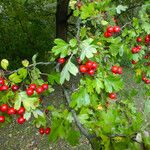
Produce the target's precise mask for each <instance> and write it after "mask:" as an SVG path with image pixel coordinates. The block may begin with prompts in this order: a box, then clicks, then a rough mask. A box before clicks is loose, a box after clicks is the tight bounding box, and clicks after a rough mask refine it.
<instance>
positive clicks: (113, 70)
mask: <svg viewBox="0 0 150 150" xmlns="http://www.w3.org/2000/svg"><path fill="white" fill-rule="evenodd" d="M111 71H112V72H113V73H115V74H117V72H118V66H112V68H111Z"/></svg>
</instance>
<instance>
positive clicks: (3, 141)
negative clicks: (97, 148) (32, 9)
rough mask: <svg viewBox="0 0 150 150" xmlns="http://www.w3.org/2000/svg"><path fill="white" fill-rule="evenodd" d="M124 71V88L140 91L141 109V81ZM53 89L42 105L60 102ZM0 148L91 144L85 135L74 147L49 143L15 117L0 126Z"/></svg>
mask: <svg viewBox="0 0 150 150" xmlns="http://www.w3.org/2000/svg"><path fill="white" fill-rule="evenodd" d="M124 73H125V77H124V80H125V81H126V85H125V89H126V90H132V89H137V90H139V91H140V92H139V93H138V95H137V96H136V97H135V102H136V106H137V109H138V110H139V111H143V106H144V102H143V100H144V98H143V89H141V87H142V86H141V84H142V83H141V84H139V85H138V84H135V82H134V80H133V72H132V71H131V70H129V69H126V70H125V72H124ZM72 83H73V85H75V86H76V85H77V84H78V79H76V78H73V79H72ZM69 86H70V85H68V87H69ZM55 89H56V90H55V92H53V93H52V94H51V95H50V96H49V97H47V98H45V99H44V100H43V103H44V104H43V105H44V106H45V105H47V104H50V103H53V104H54V105H56V106H57V105H59V104H61V103H62V101H63V92H62V89H61V88H60V87H58V86H56V87H55ZM149 129H150V128H149ZM0 150H91V146H90V144H89V143H88V141H87V139H86V138H85V137H82V138H81V142H80V145H78V146H76V147H71V146H70V145H69V144H67V143H66V142H65V141H63V140H58V142H57V143H55V144H54V143H49V142H48V137H47V136H46V135H44V136H41V135H39V132H38V129H37V128H35V127H34V126H33V125H32V121H29V122H25V123H24V124H23V125H18V124H17V123H16V119H14V120H13V122H12V123H11V124H10V125H7V126H5V127H3V128H0Z"/></svg>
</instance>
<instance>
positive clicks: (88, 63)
mask: <svg viewBox="0 0 150 150" xmlns="http://www.w3.org/2000/svg"><path fill="white" fill-rule="evenodd" d="M92 65H93V62H92V61H91V60H88V61H87V62H86V64H85V66H86V68H87V69H91V68H92Z"/></svg>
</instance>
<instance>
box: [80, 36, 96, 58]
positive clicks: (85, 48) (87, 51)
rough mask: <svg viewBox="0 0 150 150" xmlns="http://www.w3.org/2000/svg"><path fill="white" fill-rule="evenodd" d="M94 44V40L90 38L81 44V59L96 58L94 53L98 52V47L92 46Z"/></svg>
mask: <svg viewBox="0 0 150 150" xmlns="http://www.w3.org/2000/svg"><path fill="white" fill-rule="evenodd" d="M92 42H93V39H92V38H88V39H86V40H84V41H82V42H81V44H80V48H81V50H82V51H81V55H80V59H81V60H83V59H84V58H85V57H87V58H92V57H93V56H94V53H96V52H97V50H96V45H93V44H91V43H92Z"/></svg>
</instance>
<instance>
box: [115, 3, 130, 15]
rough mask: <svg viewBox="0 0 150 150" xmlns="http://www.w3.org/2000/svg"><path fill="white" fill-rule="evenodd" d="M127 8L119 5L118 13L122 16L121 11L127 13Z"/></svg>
mask: <svg viewBox="0 0 150 150" xmlns="http://www.w3.org/2000/svg"><path fill="white" fill-rule="evenodd" d="M127 8H128V7H127V6H123V5H118V6H117V7H116V11H117V13H118V14H121V11H126V9H127Z"/></svg>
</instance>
